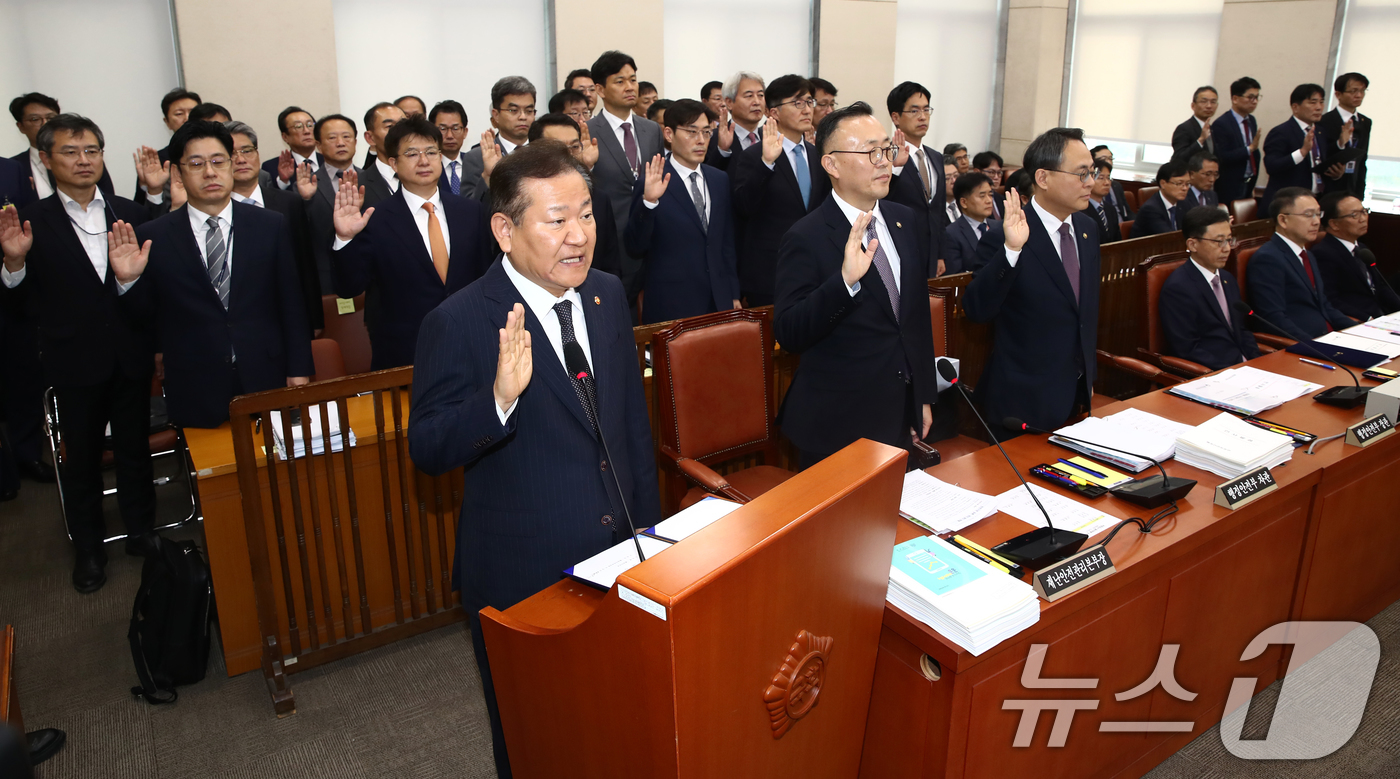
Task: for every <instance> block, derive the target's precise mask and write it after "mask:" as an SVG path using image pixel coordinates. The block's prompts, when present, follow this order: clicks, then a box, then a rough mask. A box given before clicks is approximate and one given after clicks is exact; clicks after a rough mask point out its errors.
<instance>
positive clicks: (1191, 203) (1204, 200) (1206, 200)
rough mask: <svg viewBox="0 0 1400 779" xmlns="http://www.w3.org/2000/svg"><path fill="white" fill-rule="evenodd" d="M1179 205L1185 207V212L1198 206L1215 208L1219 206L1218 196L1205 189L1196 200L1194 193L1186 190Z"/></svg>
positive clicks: (1212, 191) (1213, 191)
mask: <svg viewBox="0 0 1400 779" xmlns="http://www.w3.org/2000/svg"><path fill="white" fill-rule="evenodd" d="M1181 203H1182V205H1184V206H1186V210H1187V211H1190V210H1191V209H1193V208H1198V207H1200V206H1206V207H1208V208H1216V207H1218V206H1219V205H1220V195H1218V194H1216V192H1215V190H1213V189H1207V190H1205V191H1203V192H1201V198H1200V199H1199V200H1198V199H1197V198H1196V193H1195V191H1194V190H1190V189H1188V190H1186V199H1185V200H1183V201H1181Z"/></svg>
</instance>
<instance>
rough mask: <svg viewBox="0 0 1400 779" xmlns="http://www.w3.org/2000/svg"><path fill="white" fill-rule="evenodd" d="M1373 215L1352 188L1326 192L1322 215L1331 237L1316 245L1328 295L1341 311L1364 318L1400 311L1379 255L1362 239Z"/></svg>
mask: <svg viewBox="0 0 1400 779" xmlns="http://www.w3.org/2000/svg"><path fill="white" fill-rule="evenodd" d="M1369 215H1370V211H1369V210H1367V209H1366V207H1365V206H1363V205H1361V198H1358V197H1357V196H1356V195H1353V194H1352V193H1350V192H1332V193H1330V194H1327V195H1324V196H1323V198H1322V218H1323V224H1325V225H1327V237H1326V238H1323V239H1322V240H1321V241H1319V242H1318V243H1317V245H1316V246H1314V247H1313V248H1312V253H1313V257H1314V259H1316V260H1317V266H1318V269H1319V270H1321V271H1322V279H1323V289H1326V290H1327V299H1328V300H1329V301H1330V302H1331V303H1332V305H1333V307H1335V308H1336V309H1337V310H1338V311H1341V312H1342V313H1343V314H1346V315H1347V316H1349V317H1351V318H1352V319H1358V320H1361V321H1363V322H1364V321H1366V320H1368V319H1374V318H1375V317H1378V316H1383V315H1385V314H1393V313H1395V312H1396V311H1400V295H1397V294H1395V290H1394V289H1391V287H1390V284H1389V283H1388V282H1386V280H1385V277H1384V276H1382V275H1381V272H1380V269H1379V268H1377V267H1376V255H1375V254H1374V253H1373V252H1372V251H1371V250H1370V249H1369V248H1367V247H1366V246H1365V245H1364V244H1362V243H1361V236H1363V235H1365V234H1366V230H1367V228H1368V227H1369V222H1370V216H1369Z"/></svg>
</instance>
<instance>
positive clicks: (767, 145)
mask: <svg viewBox="0 0 1400 779" xmlns="http://www.w3.org/2000/svg"><path fill="white" fill-rule="evenodd" d="M781 156H783V134H782V133H781V132H779V131H778V122H777V120H772V121H769V122H768V125H767V129H766V130H765V131H764V133H763V161H764V162H765V163H767V164H769V165H775V164H777V162H778V158H779V157H781Z"/></svg>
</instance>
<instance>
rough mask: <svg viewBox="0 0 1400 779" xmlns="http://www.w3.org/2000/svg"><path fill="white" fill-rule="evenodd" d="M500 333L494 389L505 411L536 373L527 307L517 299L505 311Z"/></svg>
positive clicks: (493, 391)
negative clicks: (527, 323)
mask: <svg viewBox="0 0 1400 779" xmlns="http://www.w3.org/2000/svg"><path fill="white" fill-rule="evenodd" d="M497 332H498V333H499V334H500V347H501V352H500V355H499V356H497V357H496V382H495V384H493V385H492V386H491V393H492V394H493V395H494V396H495V398H496V405H497V406H499V407H500V409H501V411H502V412H505V411H508V410H509V409H510V405H511V404H512V403H514V402H515V400H516V398H518V397H520V393H522V392H524V391H525V388H526V387H527V386H529V385H530V377H531V376H532V375H533V374H534V358H533V356H532V354H531V352H530V331H529V330H526V329H525V307H524V306H522V305H521V304H519V303H516V304H515V306H514V307H513V308H511V310H510V313H508V314H506V326H505V327H503V328H501V329H500V330H499V331H497Z"/></svg>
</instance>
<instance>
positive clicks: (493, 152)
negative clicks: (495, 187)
mask: <svg viewBox="0 0 1400 779" xmlns="http://www.w3.org/2000/svg"><path fill="white" fill-rule="evenodd" d="M500 161H501V149H500V147H498V146H497V145H496V134H495V133H493V132H491V131H490V130H487V131H486V132H484V133H482V134H481V180H482V181H484V182H486V186H488V187H489V186H491V171H493V170H495V169H496V163H498V162H500Z"/></svg>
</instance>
